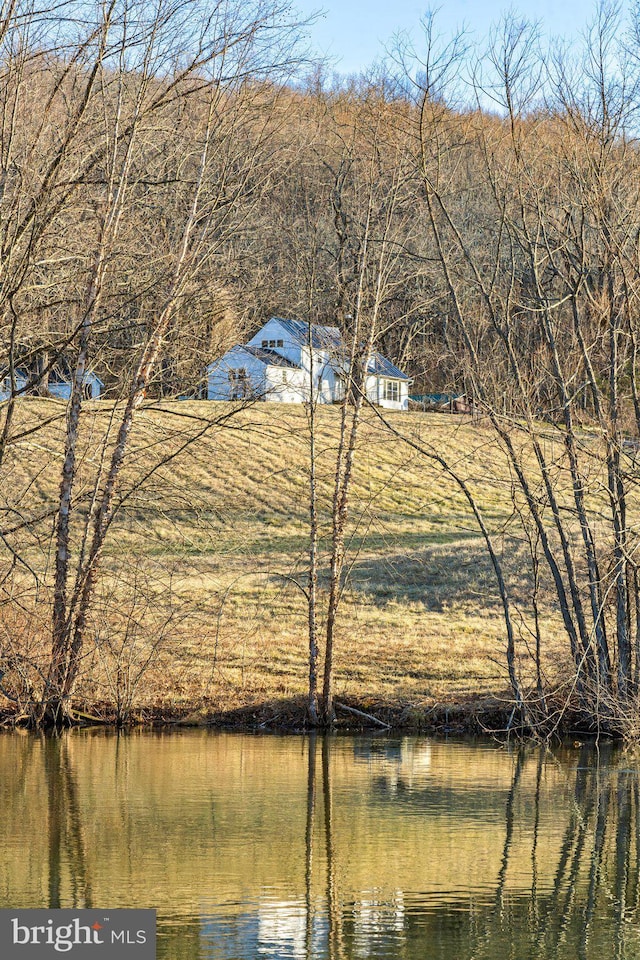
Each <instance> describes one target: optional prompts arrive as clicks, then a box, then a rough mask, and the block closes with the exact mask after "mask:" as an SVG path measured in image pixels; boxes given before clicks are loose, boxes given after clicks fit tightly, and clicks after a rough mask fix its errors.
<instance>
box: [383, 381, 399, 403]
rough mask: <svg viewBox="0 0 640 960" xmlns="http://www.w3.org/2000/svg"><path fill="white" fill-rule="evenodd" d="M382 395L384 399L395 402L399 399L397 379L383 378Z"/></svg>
mask: <svg viewBox="0 0 640 960" xmlns="http://www.w3.org/2000/svg"><path fill="white" fill-rule="evenodd" d="M382 396H383V399H384V400H393V401H394V402H395V403H397V402H398V401H399V400H400V384H399V383H398V381H397V380H383V382H382Z"/></svg>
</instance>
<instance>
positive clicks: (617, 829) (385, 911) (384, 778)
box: [0, 730, 640, 960]
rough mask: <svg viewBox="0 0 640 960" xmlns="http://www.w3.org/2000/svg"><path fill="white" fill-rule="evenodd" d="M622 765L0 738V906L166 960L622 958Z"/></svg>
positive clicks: (627, 940) (630, 934)
mask: <svg viewBox="0 0 640 960" xmlns="http://www.w3.org/2000/svg"><path fill="white" fill-rule="evenodd" d="M639 771H640V761H638V760H636V759H635V757H634V756H633V755H630V754H629V753H625V752H623V751H620V750H616V749H614V748H612V747H610V746H609V747H602V746H601V747H600V749H599V750H598V749H596V748H594V747H592V746H587V745H579V744H576V745H574V746H567V747H563V748H554V749H549V750H545V749H543V748H538V747H525V748H519V747H514V746H511V747H504V746H499V745H497V744H493V743H490V742H485V743H472V742H454V743H451V742H444V741H439V740H431V739H428V738H425V737H378V736H369V737H365V736H360V737H357V738H350V737H329V738H321V737H318V738H309V737H275V736H268V737H267V736H262V737H258V736H243V735H235V734H219V733H211V732H208V731H204V730H194V731H184V732H180V733H167V734H162V733H161V734H149V733H132V734H127V735H120V736H117V735H115V734H104V733H99V732H91V731H85V732H81V731H75V732H71V733H69V734H66V735H64V736H63V737H61V738H59V739H47V738H44V737H43V738H39V737H35V736H31V735H27V734H19V733H12V734H4V735H0V799H1V809H2V820H1V825H0V842H1V844H2V851H3V855H2V857H1V858H0V906H1V907H84V906H91V907H99V908H103V907H104V908H115V907H136V906H137V907H154V908H156V909H157V911H158V957H159V958H163V960H253V958H265V960H276V958H278V960H279V958H301V960H302V958H304V960H307V958H309V960H310V958H314V960H316V958H329V960H360V958H374V957H375V958H377V957H381V958H382V957H384V958H402V960H404V958H406V960H411V958H416V960H418V958H420V960H424V958H428V960H431V958H435V960H483V958H486V960H507V958H516V960H524V958H529V957H532V958H533V957H535V958H541V960H546V958H548V960H561V958H567V960H569V958H571V960H575V958H584V960H588V958H597V960H601V958H603V957H607V958H609V957H611V958H629V960H631V958H633V960H636V958H637V957H639V956H640V926H639V920H640V907H639V900H640V884H639V882H638V880H639V875H640V844H639V842H638V838H639V835H640V795H639V777H638V775H639Z"/></svg>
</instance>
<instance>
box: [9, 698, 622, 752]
mask: <svg viewBox="0 0 640 960" xmlns="http://www.w3.org/2000/svg"><path fill="white" fill-rule="evenodd" d="M335 706H336V722H335V724H334V725H333V726H332V727H331V728H325V727H322V726H320V727H313V726H312V725H311V724H310V723H309V720H308V717H307V710H306V699H305V698H304V697H293V698H282V699H279V700H267V701H263V702H261V703H254V704H249V705H243V706H237V707H230V708H229V709H219V708H218V709H215V708H214V707H213V706H212V705H210V704H193V705H191V706H181V707H180V708H178V707H171V706H166V707H158V706H156V707H151V706H148V707H139V708H137V709H136V710H135V711H133V712H132V714H131V716H130V717H128V718H127V721H126V722H124V723H123V722H120V723H118V722H117V719H116V718H115V717H114V715H113V711H112V709H110V708H109V707H108V706H107V705H106V704H94V705H93V706H91V707H90V706H89V705H87V704H83V705H78V706H77V707H75V708H74V709H73V711H72V713H73V715H74V720H75V722H74V723H73V724H71V725H69V727H68V729H87V728H96V727H99V728H101V729H104V730H111V731H117V732H122V731H136V730H143V729H149V730H157V731H170V730H172V729H188V728H201V729H206V728H208V729H211V730H218V731H226V732H233V731H235V732H242V733H254V734H260V733H274V734H278V733H280V734H295V735H308V734H311V733H314V732H317V733H325V732H331V733H360V732H377V733H379V734H381V735H384V734H394V733H403V734H408V733H413V734H424V735H445V736H449V735H457V736H464V737H477V736H482V737H495V738H497V739H499V740H504V739H506V738H509V737H512V736H515V737H517V738H521V739H524V740H538V741H539V740H540V739H545V738H547V737H550V738H558V739H562V738H565V737H567V736H571V735H579V736H585V737H595V736H597V735H598V731H597V730H594V729H593V727H592V724H591V723H589V722H588V721H586V720H585V718H584V717H580V715H579V714H577V713H576V712H575V711H573V710H571V709H565V710H564V713H563V714H562V716H561V718H560V720H559V721H558V722H557V724H556V725H555V726H554V728H553V729H551V730H550V729H546V730H544V729H540V730H534V729H531V728H526V727H524V726H523V725H522V724H521V723H519V722H518V721H517V720H516V719H515V715H514V704H513V701H512V700H509V699H508V698H507V697H506V696H504V697H500V696H498V695H493V696H481V697H476V698H473V699H469V700H465V701H458V702H450V703H440V702H438V703H432V704H429V703H425V704H420V705H418V704H416V703H401V702H394V703H389V702H385V701H383V700H379V701H376V700H375V699H374V698H372V697H362V698H356V697H345V698H342V699H341V700H337V701H336V704H335ZM0 728H2V729H5V730H8V729H20V730H28V729H29V724H28V717H27V716H26V715H24V714H21V715H17V714H16V713H15V712H12V711H11V710H5V711H1V712H0ZM599 734H600V736H606V737H607V738H609V737H611V736H612V733H611V732H610V731H605V730H604V729H602V728H601V730H600V731H599Z"/></svg>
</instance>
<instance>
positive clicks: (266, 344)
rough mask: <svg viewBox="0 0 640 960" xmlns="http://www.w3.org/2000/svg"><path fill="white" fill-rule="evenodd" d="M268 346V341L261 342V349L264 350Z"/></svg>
mask: <svg viewBox="0 0 640 960" xmlns="http://www.w3.org/2000/svg"><path fill="white" fill-rule="evenodd" d="M268 346H269V341H268V340H263V341H262V348H263V349H264V348H265V347H268Z"/></svg>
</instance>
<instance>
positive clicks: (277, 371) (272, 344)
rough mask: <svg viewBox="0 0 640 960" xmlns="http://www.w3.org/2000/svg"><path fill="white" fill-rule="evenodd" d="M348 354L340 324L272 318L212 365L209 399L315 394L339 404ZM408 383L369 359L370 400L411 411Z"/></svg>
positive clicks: (385, 363) (298, 399) (387, 365)
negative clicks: (244, 341) (327, 324)
mask: <svg viewBox="0 0 640 960" xmlns="http://www.w3.org/2000/svg"><path fill="white" fill-rule="evenodd" d="M345 355H346V350H345V346H344V342H343V340H342V335H341V334H340V331H339V330H338V328H337V327H329V326H322V325H320V324H312V325H311V326H309V324H308V323H305V322H304V321H302V320H285V319H282V318H280V317H272V318H271V320H269V321H267V323H265V325H264V326H263V327H262V329H261V330H259V331H258V333H256V335H255V336H254V337H252V338H251V340H250V341H249V342H248V343H247V344H244V345H237V346H235V347H232V348H231V349H230V350H228V351H227V353H225V355H224V356H223V357H221V358H220V359H219V360H214V361H213V362H212V363H210V364H209V365H208V367H207V399H208V400H242V399H245V398H249V397H255V398H257V399H260V400H269V401H279V402H282V403H304V402H305V401H309V400H310V398H311V397H312V396H313V397H314V399H317V400H318V401H319V402H320V403H337V402H339V401H340V400H342V399H343V397H344V379H345V377H344V373H345V366H346V364H345ZM410 382H411V381H410V380H409V378H408V377H407V375H406V374H405V373H403V372H402V371H401V370H399V369H398V368H397V367H396V366H395V365H394V364H393V363H392V362H391V361H390V360H388V359H387V358H386V357H383V356H382V354H380V353H377V352H373V353H372V354H371V356H370V357H369V361H368V364H367V377H366V393H367V399H368V400H370V401H371V402H372V403H375V404H377V405H378V406H381V407H386V408H388V409H391V410H407V409H408V403H409V384H410Z"/></svg>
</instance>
